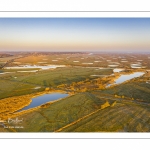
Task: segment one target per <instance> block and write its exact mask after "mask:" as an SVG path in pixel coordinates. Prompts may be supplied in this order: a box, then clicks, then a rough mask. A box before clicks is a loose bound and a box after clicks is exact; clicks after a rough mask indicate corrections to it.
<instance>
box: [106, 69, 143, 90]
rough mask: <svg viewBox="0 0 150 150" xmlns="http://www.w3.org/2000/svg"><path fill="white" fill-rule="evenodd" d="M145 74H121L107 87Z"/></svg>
mask: <svg viewBox="0 0 150 150" xmlns="http://www.w3.org/2000/svg"><path fill="white" fill-rule="evenodd" d="M144 74H145V73H144V72H134V73H132V74H126V75H121V76H120V77H119V78H118V79H116V80H115V82H114V83H112V84H109V85H107V87H109V86H111V85H114V84H120V83H123V82H125V81H127V80H131V79H133V78H136V77H140V76H142V75H144Z"/></svg>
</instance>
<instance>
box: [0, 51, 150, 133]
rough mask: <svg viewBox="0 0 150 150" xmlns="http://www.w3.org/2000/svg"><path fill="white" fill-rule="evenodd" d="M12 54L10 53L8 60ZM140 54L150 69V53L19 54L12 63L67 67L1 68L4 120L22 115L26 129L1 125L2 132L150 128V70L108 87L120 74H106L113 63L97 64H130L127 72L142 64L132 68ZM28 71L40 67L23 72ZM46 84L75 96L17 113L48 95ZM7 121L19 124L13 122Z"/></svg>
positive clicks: (0, 115)
mask: <svg viewBox="0 0 150 150" xmlns="http://www.w3.org/2000/svg"><path fill="white" fill-rule="evenodd" d="M79 56H80V57H79ZM13 58H15V56H14V57H12V59H13ZM10 59H11V58H6V61H8V60H10ZM138 59H141V60H142V61H141V60H140V62H141V63H142V64H143V66H144V65H145V66H147V68H148V66H149V58H148V57H147V56H144V55H143V56H140V55H137V56H134V57H132V56H128V55H124V57H122V56H120V54H118V55H103V56H102V57H101V55H89V54H77V53H76V54H60V55H58V54H51V55H41V54H39V55H38V54H31V55H27V56H25V57H22V58H19V59H15V60H14V61H13V62H11V63H10V64H8V66H18V65H25V64H30V65H50V64H55V65H67V66H66V67H63V68H56V69H49V70H40V69H35V68H34V69H21V70H19V69H1V70H0V119H5V118H6V116H7V118H8V117H9V116H10V117H12V116H14V117H18V118H20V119H23V122H22V123H21V124H19V125H21V126H23V128H20V129H19V128H3V126H2V125H1V124H0V132H149V131H150V119H149V118H150V84H149V79H150V76H149V73H148V71H146V69H145V70H144V69H143V70H144V71H145V72H147V73H146V74H145V76H143V77H140V78H136V79H132V80H131V81H129V82H126V83H123V84H120V85H117V86H114V87H110V88H105V85H107V84H108V82H113V80H114V78H115V75H116V76H117V75H119V73H118V74H117V73H114V77H113V76H109V77H106V76H107V75H111V74H113V68H112V69H110V68H108V69H100V68H95V67H97V66H98V67H108V65H109V64H115V63H117V64H118V67H122V68H123V67H124V69H125V68H126V70H125V71H126V72H128V73H129V72H134V71H135V70H136V69H131V67H130V64H131V63H136V61H137V60H138ZM0 60H1V59H0ZM4 60H5V58H4ZM2 61H3V59H2V60H1V62H2ZM122 61H123V62H122ZM124 61H126V62H124ZM87 63H90V64H87ZM22 70H23V71H33V70H38V71H37V72H18V71H22ZM137 70H138V69H137ZM141 70H142V69H141ZM99 75H100V76H99ZM101 75H102V76H101ZM103 86H104V87H103ZM46 89H49V91H51V92H52V91H53V92H54V91H56V90H59V89H60V90H63V91H66V92H69V94H72V95H71V96H69V97H67V98H64V99H62V100H59V101H56V102H54V103H47V104H43V105H41V106H39V107H38V108H35V109H33V110H28V111H25V112H21V113H17V114H14V112H16V111H17V110H18V109H19V108H23V107H24V106H25V105H28V104H29V103H30V102H31V98H32V96H36V94H37V93H38V92H41V93H43V94H44V92H46ZM29 94H30V95H29ZM73 94H74V95H73ZM31 95H32V96H31ZM4 98H5V99H4ZM6 125H9V126H11V125H12V126H14V124H13V123H9V124H6Z"/></svg>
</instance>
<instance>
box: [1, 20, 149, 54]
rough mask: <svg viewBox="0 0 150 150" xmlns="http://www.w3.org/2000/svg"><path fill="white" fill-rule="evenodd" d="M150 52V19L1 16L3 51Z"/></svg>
mask: <svg viewBox="0 0 150 150" xmlns="http://www.w3.org/2000/svg"><path fill="white" fill-rule="evenodd" d="M11 50H12V51H13V50H14V51H26V50H38V51H39V50H40V51H41V50H43V51H44V50H50V51H56V50H57V51H89V50H90V51H106V50H109V51H116V50H117V51H127V50H129V51H150V18H0V51H11Z"/></svg>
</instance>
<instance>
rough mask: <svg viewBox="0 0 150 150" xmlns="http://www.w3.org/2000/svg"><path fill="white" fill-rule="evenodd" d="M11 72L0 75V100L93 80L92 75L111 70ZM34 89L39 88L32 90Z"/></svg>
mask: <svg viewBox="0 0 150 150" xmlns="http://www.w3.org/2000/svg"><path fill="white" fill-rule="evenodd" d="M34 70H35V69H34ZM11 71H12V70H11ZM14 71H17V70H14ZM14 71H13V72H14ZM13 72H12V73H8V74H3V75H0V99H2V98H5V97H10V96H17V95H24V94H29V93H34V92H39V91H43V90H44V89H45V88H46V87H50V88H56V87H57V86H58V85H60V84H71V83H72V82H78V81H82V80H85V79H94V78H95V77H92V76H91V75H92V74H100V75H104V74H105V75H108V74H111V73H112V69H99V70H95V68H78V67H65V68H57V69H54V70H45V71H38V72H36V73H32V72H26V73H18V72H15V73H13ZM36 87H41V88H39V89H34V88H36Z"/></svg>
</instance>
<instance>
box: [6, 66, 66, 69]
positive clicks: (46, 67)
mask: <svg viewBox="0 0 150 150" xmlns="http://www.w3.org/2000/svg"><path fill="white" fill-rule="evenodd" d="M58 67H66V66H65V65H47V66H39V65H33V66H31V65H25V66H18V67H5V69H28V68H32V69H35V68H40V69H42V70H46V69H55V68H58Z"/></svg>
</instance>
